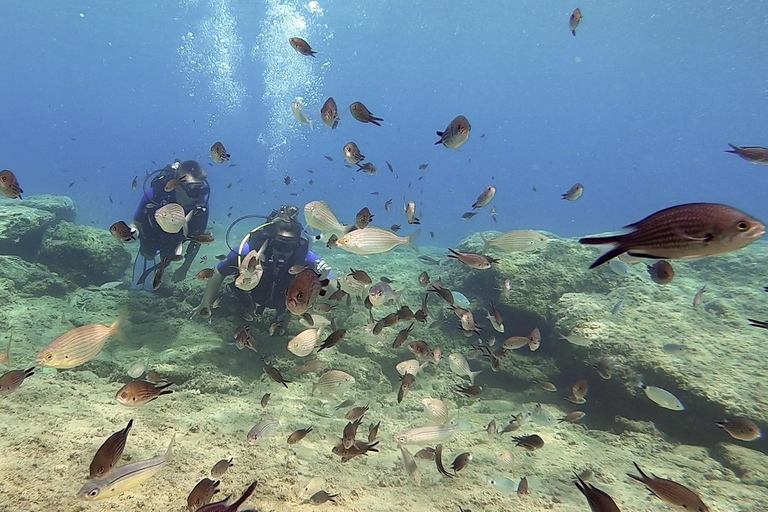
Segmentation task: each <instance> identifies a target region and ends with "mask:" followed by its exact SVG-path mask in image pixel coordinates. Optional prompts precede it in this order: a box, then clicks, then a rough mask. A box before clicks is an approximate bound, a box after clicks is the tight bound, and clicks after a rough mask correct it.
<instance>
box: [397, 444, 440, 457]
mask: <svg viewBox="0 0 768 512" xmlns="http://www.w3.org/2000/svg"><path fill="white" fill-rule="evenodd" d="M401 446H402V445H401ZM413 456H414V457H415V458H417V459H423V460H435V449H434V448H431V447H429V446H427V447H425V448H422V449H421V450H419V451H417V452H416V453H415V454H414V455H413Z"/></svg>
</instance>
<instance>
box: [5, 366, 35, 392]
mask: <svg viewBox="0 0 768 512" xmlns="http://www.w3.org/2000/svg"><path fill="white" fill-rule="evenodd" d="M34 374H35V367H34V366H33V367H32V368H29V369H27V370H11V371H10V372H7V373H5V374H3V376H1V377H0V396H3V395H10V394H11V393H13V392H14V391H16V390H17V389H19V387H20V386H21V384H22V383H23V382H24V381H25V380H26V379H28V378H29V377H31V376H32V375H34Z"/></svg>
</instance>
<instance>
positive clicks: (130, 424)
mask: <svg viewBox="0 0 768 512" xmlns="http://www.w3.org/2000/svg"><path fill="white" fill-rule="evenodd" d="M131 427H133V418H131V421H129V422H128V425H126V427H125V428H124V429H123V435H124V436H127V435H128V433H129V432H130V431H131Z"/></svg>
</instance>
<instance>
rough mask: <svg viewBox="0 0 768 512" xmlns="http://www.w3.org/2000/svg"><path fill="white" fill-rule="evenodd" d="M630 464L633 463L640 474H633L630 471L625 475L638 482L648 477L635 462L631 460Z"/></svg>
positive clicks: (643, 481)
mask: <svg viewBox="0 0 768 512" xmlns="http://www.w3.org/2000/svg"><path fill="white" fill-rule="evenodd" d="M632 464H634V465H635V468H637V472H638V473H640V476H637V475H633V474H631V473H627V476H628V477H629V478H631V479H633V480H637V481H638V482H642V483H645V481H646V480H647V479H648V475H646V474H645V473H643V470H642V469H640V466H638V465H637V462H634V461H633V462H632Z"/></svg>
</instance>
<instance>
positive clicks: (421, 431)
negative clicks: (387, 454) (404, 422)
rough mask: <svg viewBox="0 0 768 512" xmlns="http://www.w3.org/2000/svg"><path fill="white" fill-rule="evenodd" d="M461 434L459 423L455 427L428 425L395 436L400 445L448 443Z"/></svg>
mask: <svg viewBox="0 0 768 512" xmlns="http://www.w3.org/2000/svg"><path fill="white" fill-rule="evenodd" d="M458 432H459V424H458V422H457V423H456V424H455V425H426V426H423V427H416V428H412V429H410V430H406V431H405V432H402V433H400V434H397V435H395V436H394V440H395V442H396V443H398V444H418V445H424V444H433V443H442V442H443V441H447V440H449V439H450V438H452V437H453V436H455V435H456V434H457V433H458Z"/></svg>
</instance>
